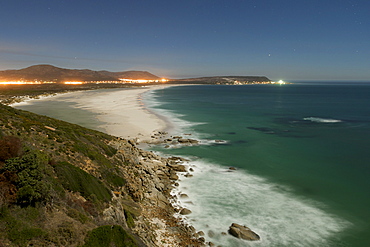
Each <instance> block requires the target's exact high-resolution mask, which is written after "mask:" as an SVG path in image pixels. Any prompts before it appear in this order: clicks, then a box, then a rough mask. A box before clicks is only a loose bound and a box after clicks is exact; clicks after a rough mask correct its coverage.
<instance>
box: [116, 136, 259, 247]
mask: <svg viewBox="0 0 370 247" xmlns="http://www.w3.org/2000/svg"><path fill="white" fill-rule="evenodd" d="M189 135H190V134H187V136H189ZM145 143H146V144H150V145H165V146H164V147H165V148H169V147H171V146H169V145H173V146H178V145H200V143H201V142H200V141H199V140H195V139H188V138H183V137H182V136H168V133H167V132H155V133H154V134H153V135H152V140H151V141H145ZM215 143H224V141H221V140H215ZM138 144H139V143H137V140H126V139H120V138H118V139H117V140H115V141H112V142H111V143H110V145H111V146H113V147H114V148H116V149H117V150H119V152H118V155H119V156H120V157H121V159H122V161H123V162H127V163H131V164H137V165H135V166H133V167H131V169H126V171H127V173H126V175H127V176H126V177H125V179H127V181H128V183H127V186H126V188H125V189H126V190H127V191H129V193H130V196H131V197H132V198H133V199H134V200H135V201H136V202H138V203H140V204H141V205H142V211H141V216H140V219H139V220H138V224H137V227H136V228H134V230H135V233H136V234H137V235H138V236H140V237H141V238H142V239H145V240H147V242H146V243H145V244H146V245H148V246H216V245H215V244H214V243H213V242H210V241H206V240H205V238H204V236H205V234H204V232H202V231H197V230H196V229H195V228H194V227H193V226H191V225H189V224H187V223H186V222H184V221H183V220H182V218H183V217H184V216H186V215H188V214H191V213H192V212H191V211H190V210H189V209H187V208H185V207H181V206H178V205H179V204H178V203H177V201H178V198H184V197H185V198H186V197H187V195H186V194H183V193H182V194H179V193H177V194H175V195H174V193H171V192H172V191H173V190H174V189H175V188H176V187H177V186H178V180H179V176H178V175H180V174H182V175H184V177H185V178H189V177H192V176H193V175H192V172H193V171H194V170H193V168H192V167H190V166H189V165H187V164H186V163H187V162H188V160H186V159H184V158H182V157H174V156H171V157H167V158H164V157H160V156H158V155H156V154H154V153H153V152H150V151H145V150H143V149H140V148H138V147H137V145H138ZM139 145H140V144H139ZM234 170H236V168H235V167H229V171H234ZM117 197H118V198H119V196H117ZM179 216H181V217H179ZM148 222H149V224H147V223H148ZM225 227H226V226H225ZM148 232H151V233H152V234H149V233H148ZM212 234H213V233H212V232H211V233H208V235H212ZM221 234H222V235H227V234H230V235H231V236H234V237H236V238H239V239H242V240H247V241H258V240H260V236H259V235H258V234H257V233H255V232H253V231H252V230H251V229H249V228H248V227H246V226H242V225H239V224H237V223H233V224H232V225H231V226H230V227H229V230H228V231H227V232H226V231H225V232H222V233H221Z"/></svg>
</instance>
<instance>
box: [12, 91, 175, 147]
mask: <svg viewBox="0 0 370 247" xmlns="http://www.w3.org/2000/svg"><path fill="white" fill-rule="evenodd" d="M173 86H181V85H175V84H174V85H150V86H143V87H140V88H123V89H117V88H115V89H101V90H87V91H86V90H83V91H75V92H63V93H57V94H53V95H47V96H44V97H43V96H40V97H38V98H29V97H27V96H25V97H23V99H25V100H23V101H22V102H16V103H13V104H10V106H11V107H14V108H20V109H22V106H25V105H27V106H28V105H30V104H32V102H33V101H37V102H40V101H43V102H48V101H61V102H69V103H73V104H75V106H73V108H76V109H80V110H84V111H88V112H91V113H93V114H94V116H93V117H94V118H95V119H96V120H97V121H98V122H99V126H96V128H97V129H100V130H102V129H103V130H104V132H105V133H107V134H109V135H112V136H116V137H120V138H124V139H134V140H135V141H136V142H138V143H139V142H142V141H143V142H144V141H145V142H150V141H152V136H153V134H154V133H156V132H157V133H158V132H164V131H167V130H169V129H171V124H170V121H168V120H167V119H166V118H165V117H164V116H161V115H159V114H158V113H156V112H155V111H153V110H150V109H148V108H147V107H146V106H145V104H144V102H143V94H144V93H146V92H148V91H152V90H159V89H163V88H167V87H173ZM51 117H53V116H51ZM76 118H78V116H76ZM60 119H61V120H65V119H62V118H60ZM67 122H68V121H67Z"/></svg>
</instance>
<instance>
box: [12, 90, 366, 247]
mask: <svg viewBox="0 0 370 247" xmlns="http://www.w3.org/2000/svg"><path fill="white" fill-rule="evenodd" d="M117 90H120V89H117ZM108 91H114V90H112V89H110V90H106V92H108ZM103 92H105V91H103ZM86 94H87V95H91V99H94V97H96V95H95V94H96V93H95V92H94V91H90V92H86ZM68 97H69V96H68V95H66V96H65V97H64V96H63V97H60V98H59V99H58V100H55V101H52V100H51V99H52V98H51V99H49V100H48V101H47V102H48V103H47V104H45V102H42V101H39V102H38V101H34V102H33V103H32V104H29V105H23V106H19V107H17V108H21V109H24V110H29V111H33V112H36V113H39V114H43V115H48V116H51V117H55V118H60V119H62V120H65V121H69V122H73V123H77V124H80V125H82V126H85V127H89V128H93V129H98V130H102V129H99V127H98V126H99V125H100V124H101V123H99V121H98V120H97V118H96V117H97V116H96V115H94V114H93V113H91V112H89V111H88V109H87V108H86V109H85V108H81V107H79V106H78V105H77V104H76V103H73V100H68ZM144 101H145V104H146V106H147V107H149V108H150V109H151V110H152V111H154V112H155V113H156V114H159V115H161V116H163V117H165V118H166V119H167V120H168V121H169V122H170V123H171V126H172V128H171V129H170V133H171V134H172V135H181V136H183V137H185V138H193V139H198V140H200V145H195V146H170V147H165V145H159V146H152V147H150V148H149V149H151V150H153V151H155V152H158V153H159V154H162V155H165V156H166V155H174V156H183V157H186V158H188V159H189V162H188V163H187V164H188V165H189V166H190V167H191V168H192V170H193V171H192V172H191V175H192V176H191V177H185V176H184V175H181V176H180V180H181V181H180V183H179V184H180V185H179V186H178V187H177V188H176V190H174V192H173V193H174V194H175V195H180V194H186V195H187V197H186V196H182V197H181V198H180V199H179V201H178V202H177V203H179V204H180V205H181V206H182V207H186V208H188V209H190V210H191V211H192V213H191V214H189V215H187V216H184V220H185V221H187V222H188V223H190V224H192V225H193V226H194V227H195V228H196V229H197V231H203V232H204V233H205V236H204V237H205V239H206V241H211V242H213V243H214V244H216V246H217V245H220V246H224V247H239V246H258V247H259V246H325V247H326V246H350V247H352V246H370V234H369V233H370V213H369V212H370V210H369V209H370V196H369V195H370V194H369V191H370V190H369V189H370V179H369V178H370V176H369V175H370V172H369V171H370V152H369V148H370V85H369V84H353V83H348V84H345V83H341V84H336V83H331V84H326V83H295V84H285V85H240V86H239V85H238V86H227V85H197V86H192V85H189V86H181V87H169V88H165V89H160V90H153V91H148V92H147V93H145V95H144ZM230 167H233V168H235V169H230ZM232 223H238V224H241V225H246V226H247V227H249V228H251V229H252V230H253V231H254V232H256V233H257V234H258V235H259V236H260V237H261V240H260V241H256V242H247V241H244V240H239V239H236V238H234V237H232V236H230V235H228V234H227V231H228V229H229V226H230V225H231V224H232Z"/></svg>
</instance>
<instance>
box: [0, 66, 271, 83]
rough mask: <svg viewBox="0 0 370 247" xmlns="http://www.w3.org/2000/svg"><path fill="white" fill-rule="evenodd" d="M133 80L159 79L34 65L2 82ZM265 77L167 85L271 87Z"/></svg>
mask: <svg viewBox="0 0 370 247" xmlns="http://www.w3.org/2000/svg"><path fill="white" fill-rule="evenodd" d="M120 79H131V80H139V79H143V80H159V79H160V78H159V77H158V76H156V75H153V74H151V73H149V72H147V71H122V72H110V71H106V70H100V71H94V70H89V69H63V68H58V67H55V66H52V65H48V64H41V65H33V66H30V67H27V68H24V69H18V70H3V71H0V81H41V82H43V81H44V82H55V83H64V82H66V81H81V82H94V81H119V80H120ZM270 82H271V80H270V79H269V78H267V77H266V76H212V77H198V78H188V79H170V81H169V82H168V83H179V84H251V83H261V84H265V83H270Z"/></svg>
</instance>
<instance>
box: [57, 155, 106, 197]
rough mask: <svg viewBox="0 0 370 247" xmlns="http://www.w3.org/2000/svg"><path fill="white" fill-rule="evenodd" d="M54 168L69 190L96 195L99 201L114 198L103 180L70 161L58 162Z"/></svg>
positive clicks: (90, 195) (85, 195)
mask: <svg viewBox="0 0 370 247" xmlns="http://www.w3.org/2000/svg"><path fill="white" fill-rule="evenodd" d="M54 170H55V172H56V174H57V176H58V178H59V181H60V182H61V184H62V185H63V187H64V188H65V189H67V190H70V191H73V192H79V193H80V194H81V195H82V196H83V197H85V198H91V197H96V198H97V200H99V201H105V202H108V201H109V200H110V199H111V198H112V195H111V193H110V190H109V189H108V188H107V187H105V185H104V184H103V183H102V182H101V181H99V180H98V179H97V178H96V177H94V176H92V175H91V174H89V173H87V172H85V171H83V170H82V169H80V168H78V167H76V166H74V165H71V164H70V163H68V162H60V163H58V164H57V165H55V166H54ZM93 195H95V196H93Z"/></svg>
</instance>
